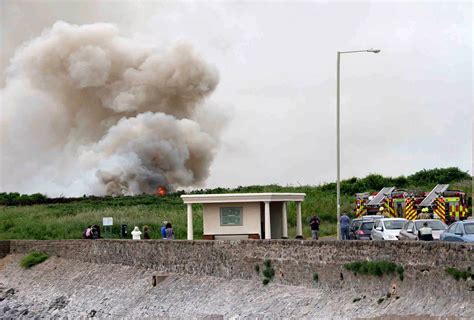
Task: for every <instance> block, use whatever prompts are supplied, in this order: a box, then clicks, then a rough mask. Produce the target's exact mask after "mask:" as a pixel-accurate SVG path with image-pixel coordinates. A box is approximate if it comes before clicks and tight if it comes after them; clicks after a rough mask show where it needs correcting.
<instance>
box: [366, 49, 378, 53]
mask: <svg viewBox="0 0 474 320" xmlns="http://www.w3.org/2000/svg"><path fill="white" fill-rule="evenodd" d="M367 52H372V53H379V52H380V50H379V49H369V50H367Z"/></svg>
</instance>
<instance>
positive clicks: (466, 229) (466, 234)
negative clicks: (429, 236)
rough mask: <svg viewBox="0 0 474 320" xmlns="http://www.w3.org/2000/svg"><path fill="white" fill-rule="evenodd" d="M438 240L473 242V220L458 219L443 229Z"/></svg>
mask: <svg viewBox="0 0 474 320" xmlns="http://www.w3.org/2000/svg"><path fill="white" fill-rule="evenodd" d="M440 240H442V241H453V242H474V221H473V220H465V221H458V222H455V223H453V224H452V225H450V226H449V228H448V229H447V230H446V231H444V232H443V233H442V234H441V236H440Z"/></svg>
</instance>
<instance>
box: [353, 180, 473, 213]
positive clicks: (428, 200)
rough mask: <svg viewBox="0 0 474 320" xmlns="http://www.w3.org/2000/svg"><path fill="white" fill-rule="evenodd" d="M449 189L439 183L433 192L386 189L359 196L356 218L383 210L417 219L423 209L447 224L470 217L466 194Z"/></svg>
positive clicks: (356, 203) (447, 186)
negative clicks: (381, 208)
mask: <svg viewBox="0 0 474 320" xmlns="http://www.w3.org/2000/svg"><path fill="white" fill-rule="evenodd" d="M448 188H449V185H448V184H439V185H437V186H436V187H434V188H433V190H431V191H430V192H415V191H406V190H397V189H396V188H395V187H384V188H382V190H380V191H379V192H377V193H374V194H370V193H369V192H364V193H357V194H356V202H355V216H356V217H357V218H360V217H362V216H364V215H375V214H377V213H379V210H380V207H383V208H384V214H385V215H388V216H390V217H394V218H396V217H402V218H406V219H409V220H415V219H416V218H417V217H418V214H419V213H420V212H421V210H422V209H423V208H428V209H429V211H430V212H432V213H433V214H436V215H437V216H438V218H439V219H441V220H443V221H446V222H450V221H454V220H462V219H465V218H467V215H468V206H467V200H466V193H465V192H463V191H460V190H448Z"/></svg>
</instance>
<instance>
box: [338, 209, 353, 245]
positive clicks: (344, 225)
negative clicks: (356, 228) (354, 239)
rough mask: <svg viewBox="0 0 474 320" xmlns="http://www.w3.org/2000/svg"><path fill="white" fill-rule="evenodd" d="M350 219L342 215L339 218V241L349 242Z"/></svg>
mask: <svg viewBox="0 0 474 320" xmlns="http://www.w3.org/2000/svg"><path fill="white" fill-rule="evenodd" d="M350 222H351V219H349V217H348V216H347V215H346V214H345V213H344V214H343V215H342V217H341V220H340V223H341V239H342V240H349V224H350Z"/></svg>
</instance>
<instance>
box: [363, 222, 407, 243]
mask: <svg viewBox="0 0 474 320" xmlns="http://www.w3.org/2000/svg"><path fill="white" fill-rule="evenodd" d="M406 221H407V219H403V218H385V219H379V220H375V223H374V227H373V228H372V232H371V234H370V239H371V240H398V235H399V234H400V231H401V230H402V228H403V225H404V224H405V222H406Z"/></svg>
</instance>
